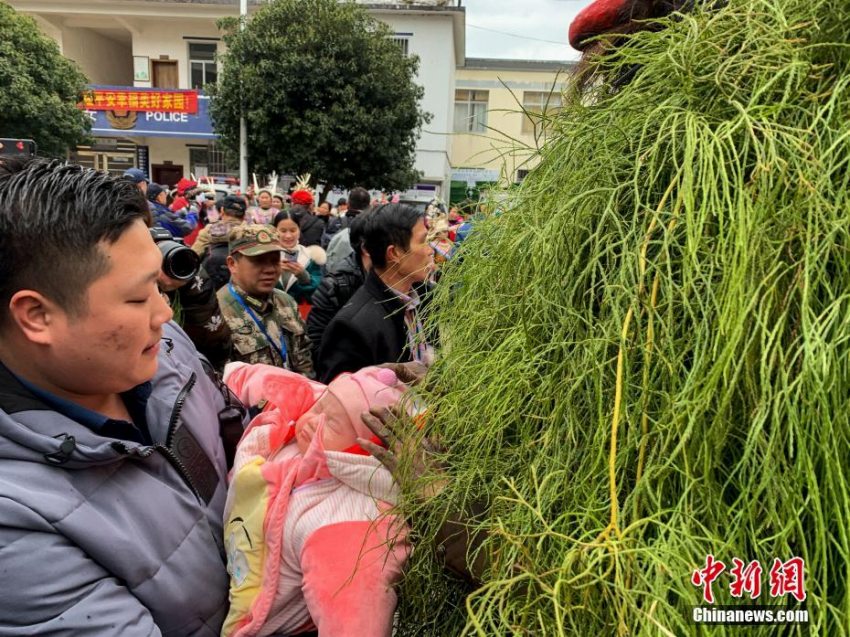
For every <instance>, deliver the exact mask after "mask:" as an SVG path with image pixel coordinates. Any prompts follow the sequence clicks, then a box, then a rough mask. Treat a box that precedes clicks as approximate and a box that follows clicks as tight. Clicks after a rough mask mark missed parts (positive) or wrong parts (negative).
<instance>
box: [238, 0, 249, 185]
mask: <svg viewBox="0 0 850 637" xmlns="http://www.w3.org/2000/svg"><path fill="white" fill-rule="evenodd" d="M239 16H240V20H239V21H240V24H239V28H240V29H243V30H244V29H245V25H246V23H247V22H248V0H239ZM239 183H240V187H241V188H242V194H245V193H246V192H248V121H247V120H246V119H245V110H244V107H243V110H242V117H241V118H240V119H239Z"/></svg>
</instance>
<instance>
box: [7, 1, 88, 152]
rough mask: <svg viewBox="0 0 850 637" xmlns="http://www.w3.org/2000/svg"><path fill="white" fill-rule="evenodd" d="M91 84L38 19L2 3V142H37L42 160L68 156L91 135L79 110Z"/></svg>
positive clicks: (85, 119)
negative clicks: (69, 150) (41, 29)
mask: <svg viewBox="0 0 850 637" xmlns="http://www.w3.org/2000/svg"><path fill="white" fill-rule="evenodd" d="M87 81H88V80H87V79H86V76H85V75H83V73H82V72H81V71H80V69H79V68H78V67H77V65H76V64H75V63H74V62H72V61H71V60H69V59H67V58H65V57H63V56H62V54H61V53H60V52H59V47H58V46H57V45H56V43H55V42H54V41H53V40H51V39H50V38H48V37H46V36H44V35H42V33H41V31H39V29H38V26H37V25H36V23H35V21H34V20H33V19H32V18H30V17H28V16H24V15H22V14H20V13H18V12H16V11H15V10H14V9H13V8H12V7H10V6H9V5H8V4H6V3H4V2H0V86H2V87H3V89H2V90H0V137H17V138H31V139H34V140H35V142H36V144H38V152H39V154H40V155H48V156H56V157H61V156H64V155H65V153H67V151H68V149H69V148H74V147H75V146H77V144H80V143H82V142H85V141H86V139H87V138H88V132H89V130H90V129H91V120H90V119H89V118H88V116H87V115H86V114H85V113H84V112H83V111H81V110H80V109H79V108H77V104H79V103H80V102H81V101H82V98H83V94H84V93H85V91H86V83H87Z"/></svg>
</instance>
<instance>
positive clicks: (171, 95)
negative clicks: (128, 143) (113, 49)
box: [80, 89, 198, 115]
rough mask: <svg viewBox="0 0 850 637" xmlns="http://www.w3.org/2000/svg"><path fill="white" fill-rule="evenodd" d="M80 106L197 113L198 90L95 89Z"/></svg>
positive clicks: (112, 109) (90, 109)
mask: <svg viewBox="0 0 850 637" xmlns="http://www.w3.org/2000/svg"><path fill="white" fill-rule="evenodd" d="M80 107H81V108H84V109H86V110H89V111H148V112H157V113H189V114H190V115H195V114H197V112H198V92H197V91H150V90H148V91H139V90H135V91H134V90H133V89H94V90H92V91H90V92H89V93H86V95H85V97H84V98H83V102H82V104H80Z"/></svg>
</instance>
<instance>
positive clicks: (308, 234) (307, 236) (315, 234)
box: [291, 189, 325, 246]
mask: <svg viewBox="0 0 850 637" xmlns="http://www.w3.org/2000/svg"><path fill="white" fill-rule="evenodd" d="M291 199H292V208H291V211H292V213H293V214H294V215H295V216H296V217H297V218H298V225H299V226H300V228H301V245H303V246H321V243H322V234H324V232H325V223H324V221H322V220H321V219H320V218H319V217H317V216H316V215H314V214H313V208H314V206H315V199H314V197H313V193H312V192H310V191H309V190H306V189H301V190H296V191H295V192H293V193H292V197H291Z"/></svg>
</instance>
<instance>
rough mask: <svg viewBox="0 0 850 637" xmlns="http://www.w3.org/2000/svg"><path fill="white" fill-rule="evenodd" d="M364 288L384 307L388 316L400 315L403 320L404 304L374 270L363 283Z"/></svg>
mask: <svg viewBox="0 0 850 637" xmlns="http://www.w3.org/2000/svg"><path fill="white" fill-rule="evenodd" d="M363 287H365V288H366V290H367V291H368V292H369V294H370V295H371V296H372V297H373V298H375V299H377V300H378V302H379V303H380V304H381V305H383V306H384V309H385V310H386V312H387V315H388V316H391V315H395V314H398V315H399V317H400V318H401V317H402V316H403V314H404V303H402V301H401V299H400V298H398V296H397V295H396V293H395V291H394V290H392V289H391V288H390V287H389V286H387V284H386V283H384V282H383V280H382V279H381V277H379V276H378V275H377V273H376V272H375V271H374V270H371V271H370V272H369V274H368V275H367V276H366V280H365V281H364V282H363Z"/></svg>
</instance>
